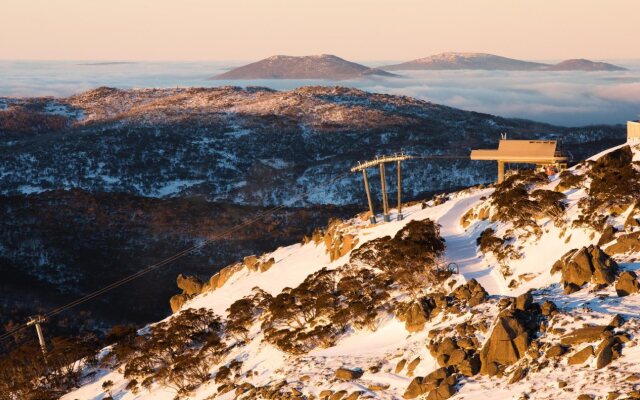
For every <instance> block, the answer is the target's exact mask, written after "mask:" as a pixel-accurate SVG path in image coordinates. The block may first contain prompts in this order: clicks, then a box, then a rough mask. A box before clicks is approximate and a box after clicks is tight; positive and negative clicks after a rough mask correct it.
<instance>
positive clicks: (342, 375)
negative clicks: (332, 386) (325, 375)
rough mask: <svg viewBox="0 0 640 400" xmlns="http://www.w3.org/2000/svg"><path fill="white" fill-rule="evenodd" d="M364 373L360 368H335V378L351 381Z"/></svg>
mask: <svg viewBox="0 0 640 400" xmlns="http://www.w3.org/2000/svg"><path fill="white" fill-rule="evenodd" d="M363 374H364V371H362V369H360V368H354V369H350V368H344V367H343V368H338V369H337V370H336V379H340V380H342V381H353V380H355V379H358V378H360V377H361V376H362V375H363Z"/></svg>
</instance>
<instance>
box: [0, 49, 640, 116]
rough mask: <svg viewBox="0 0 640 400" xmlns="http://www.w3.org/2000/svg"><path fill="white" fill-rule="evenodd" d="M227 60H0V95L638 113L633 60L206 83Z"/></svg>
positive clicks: (639, 89) (639, 92)
mask: <svg viewBox="0 0 640 400" xmlns="http://www.w3.org/2000/svg"><path fill="white" fill-rule="evenodd" d="M229 66H230V64H229V63H211V62H194V63H134V64H94V65H87V64H86V63H80V62H50V63H46V62H9V61H2V62H0V74H1V75H3V76H4V77H6V78H7V79H2V80H0V96H42V95H48V96H68V95H70V94H73V93H78V92H81V91H84V90H87V89H90V88H94V87H98V86H114V87H122V88H131V87H176V86H218V85H227V84H229V85H237V86H247V85H259V86H268V87H272V88H274V89H280V90H288V89H293V88H295V87H298V86H304V85H316V84H319V85H346V86H354V87H357V88H360V89H363V90H368V91H372V92H381V93H390V94H398V95H407V96H413V97H416V98H419V99H423V100H428V101H432V102H434V103H440V104H445V105H449V106H452V107H457V108H462V109H466V110H473V111H478V112H485V113H489V114H495V115H500V116H505V117H516V118H526V119H533V120H537V121H542V122H548V123H552V124H556V125H565V126H581V125H590V124H616V123H624V122H625V121H626V120H627V119H636V118H638V115H639V114H640V63H639V64H636V65H633V64H629V63H627V64H625V66H626V67H628V68H630V70H629V71H621V72H520V71H514V72H509V71H495V72H492V71H399V73H400V74H402V75H403V77H402V78H390V79H386V78H384V79H375V80H363V81H341V82H329V81H300V80H259V81H209V80H207V78H208V77H210V76H212V75H215V74H216V73H219V72H223V71H224V70H226V69H228V68H229Z"/></svg>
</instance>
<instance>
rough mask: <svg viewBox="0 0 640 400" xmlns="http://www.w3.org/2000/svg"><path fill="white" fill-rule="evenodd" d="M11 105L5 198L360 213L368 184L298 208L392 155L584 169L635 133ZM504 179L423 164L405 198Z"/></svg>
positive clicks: (234, 107) (168, 108)
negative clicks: (550, 156) (122, 196)
mask: <svg viewBox="0 0 640 400" xmlns="http://www.w3.org/2000/svg"><path fill="white" fill-rule="evenodd" d="M0 101H2V102H3V103H4V104H6V106H5V107H6V108H7V109H6V110H4V111H3V110H0V195H14V194H32V193H41V192H45V191H50V190H57V189H64V190H69V189H73V188H79V189H83V190H86V191H89V192H112V193H119V192H125V193H130V194H135V195H138V196H145V197H159V198H167V197H193V196H198V197H200V196H201V197H204V198H206V199H207V200H210V201H216V202H231V203H235V204H244V205H261V206H269V205H273V204H276V205H280V204H283V203H286V204H289V205H296V206H306V205H309V204H323V205H324V204H334V205H347V204H354V203H360V202H361V201H362V199H361V197H360V196H359V193H360V188H361V187H362V183H361V178H360V176H359V175H357V174H353V175H347V176H344V178H343V179H342V180H341V182H340V184H339V185H336V186H334V187H331V188H329V189H328V190H326V191H324V192H323V193H321V194H318V195H316V196H312V197H309V198H307V201H306V203H305V204H300V203H298V204H290V203H291V199H292V198H298V195H299V194H300V193H304V192H307V191H309V190H310V189H312V188H314V187H316V186H318V185H320V184H322V183H323V182H325V180H326V177H327V176H333V175H341V174H343V173H344V172H346V171H348V170H349V168H351V167H352V166H353V165H355V164H356V163H357V162H358V161H363V160H365V159H369V158H373V157H375V156H376V155H380V154H392V153H394V152H400V151H407V150H411V151H412V153H413V154H415V155H421V156H425V155H432V154H439V155H442V154H453V155H456V156H466V155H468V154H469V152H470V151H471V149H472V148H489V146H495V142H496V140H497V139H498V138H499V137H500V134H501V133H503V132H509V135H510V136H511V137H512V138H514V139H515V138H526V139H552V138H557V139H560V140H562V142H563V144H564V145H565V146H566V147H567V148H570V149H571V151H572V153H573V155H574V156H575V157H577V158H578V159H581V158H584V157H586V156H588V155H591V154H593V153H594V152H597V151H601V150H604V149H606V148H608V147H611V146H613V145H615V144H619V143H622V141H623V140H624V137H625V128H624V127H623V126H621V125H620V126H590V127H581V128H566V127H557V126H551V125H547V124H541V123H536V122H533V121H525V120H518V119H507V118H501V117H497V116H492V115H488V114H480V113H475V112H470V111H463V110H458V109H455V108H451V107H446V106H442V105H438V104H433V103H430V102H426V101H421V100H418V99H414V98H411V97H406V96H393V95H385V94H377V93H368V92H364V91H361V90H357V89H352V88H346V87H318V86H316V87H301V88H297V89H294V90H289V91H275V90H271V89H268V88H262V87H248V88H239V87H219V88H177V89H151V88H149V89H130V90H121V89H113V88H98V89H94V90H90V91H87V92H84V93H80V94H78V95H75V96H71V97H69V98H55V99H52V98H33V99H17V98H4V99H3V98H0ZM65 110H66V111H65ZM63 111H64V112H63ZM54 112H55V114H54ZM414 166H419V168H417V167H414ZM494 174H495V166H493V165H490V164H488V163H482V162H477V161H470V160H466V159H455V160H430V161H429V162H428V163H425V162H424V161H423V160H422V161H410V162H408V163H407V168H405V169H404V171H403V179H404V180H405V181H406V185H405V186H406V188H407V189H409V190H407V191H406V193H405V195H406V196H413V197H417V196H419V195H424V194H425V192H431V193H433V192H437V191H449V190H452V189H454V188H461V187H466V186H469V185H472V184H474V183H478V182H487V181H490V180H491V179H492V177H493V175H494ZM390 175H391V174H390ZM388 178H389V179H390V181H391V184H393V176H389V177H388ZM373 190H374V191H375V190H376V188H375V187H374V188H373Z"/></svg>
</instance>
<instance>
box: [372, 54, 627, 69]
mask: <svg viewBox="0 0 640 400" xmlns="http://www.w3.org/2000/svg"><path fill="white" fill-rule="evenodd" d="M380 68H381V69H384V70H388V71H399V70H462V69H470V70H489V71H622V70H625V68H622V67H619V66H617V65H613V64H607V63H603V62H594V61H590V60H586V59H572V60H565V61H562V62H560V63H558V64H544V63H538V62H532V61H524V60H517V59H514V58H508V57H503V56H498V55H495V54H489V53H471V52H453V51H452V52H444V53H438V54H434V55H432V56H428V57H423V58H418V59H415V60H411V61H408V62H404V63H400V64H393V65H387V66H384V67H380Z"/></svg>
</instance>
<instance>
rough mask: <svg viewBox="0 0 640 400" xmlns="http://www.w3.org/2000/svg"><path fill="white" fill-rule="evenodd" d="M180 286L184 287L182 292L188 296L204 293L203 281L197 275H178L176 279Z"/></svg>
mask: <svg viewBox="0 0 640 400" xmlns="http://www.w3.org/2000/svg"><path fill="white" fill-rule="evenodd" d="M176 284H177V285H178V288H180V289H182V293H183V294H186V295H187V296H197V295H199V294H200V293H202V286H203V283H202V281H201V280H200V279H199V278H198V277H196V276H184V275H182V274H179V275H178V278H177V279H176Z"/></svg>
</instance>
